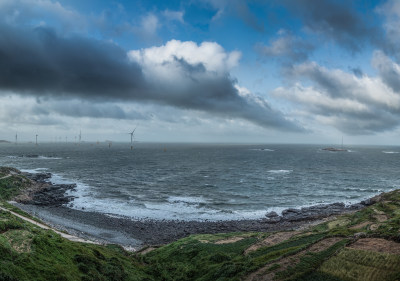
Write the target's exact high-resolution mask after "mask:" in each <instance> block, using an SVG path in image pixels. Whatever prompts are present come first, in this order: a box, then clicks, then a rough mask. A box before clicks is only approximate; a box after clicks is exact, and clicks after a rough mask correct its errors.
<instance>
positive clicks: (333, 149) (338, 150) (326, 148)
mask: <svg viewBox="0 0 400 281" xmlns="http://www.w3.org/2000/svg"><path fill="white" fill-rule="evenodd" d="M322 150H326V151H333V152H340V151H342V152H348V151H349V150H348V149H345V148H343V137H342V145H341V146H340V148H337V147H325V148H323V149H322Z"/></svg>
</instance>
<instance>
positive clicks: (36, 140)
mask: <svg viewBox="0 0 400 281" xmlns="http://www.w3.org/2000/svg"><path fill="white" fill-rule="evenodd" d="M37 137H38V135H36V145H37Z"/></svg>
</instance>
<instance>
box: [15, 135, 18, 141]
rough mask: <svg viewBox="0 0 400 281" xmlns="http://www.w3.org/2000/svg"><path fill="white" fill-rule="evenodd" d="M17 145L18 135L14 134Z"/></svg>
mask: <svg viewBox="0 0 400 281" xmlns="http://www.w3.org/2000/svg"><path fill="white" fill-rule="evenodd" d="M17 143H18V134H17V133H15V144H17Z"/></svg>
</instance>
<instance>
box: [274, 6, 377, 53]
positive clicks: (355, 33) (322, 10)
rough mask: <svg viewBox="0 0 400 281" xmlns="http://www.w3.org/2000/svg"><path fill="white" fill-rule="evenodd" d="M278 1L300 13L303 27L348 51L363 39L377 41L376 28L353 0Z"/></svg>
mask: <svg viewBox="0 0 400 281" xmlns="http://www.w3.org/2000/svg"><path fill="white" fill-rule="evenodd" d="M281 3H283V4H284V5H285V6H286V7H288V8H289V10H290V11H291V12H292V13H293V14H295V15H297V16H298V17H300V18H301V20H302V21H303V23H304V25H305V27H306V28H308V29H309V30H311V31H313V32H315V33H318V34H322V35H323V36H327V37H328V38H331V39H333V40H335V41H336V42H338V43H339V44H341V45H342V46H344V47H346V48H348V49H350V50H351V51H352V52H357V51H360V49H361V48H362V46H363V44H364V43H365V42H366V41H373V42H375V43H377V42H378V40H377V38H378V37H379V34H378V30H377V29H376V28H375V27H374V26H373V23H370V22H369V21H368V18H367V17H365V16H362V15H360V13H359V12H358V11H357V10H356V8H355V7H354V1H335V0H318V1H317V0H296V1H291V0H284V1H282V2H281Z"/></svg>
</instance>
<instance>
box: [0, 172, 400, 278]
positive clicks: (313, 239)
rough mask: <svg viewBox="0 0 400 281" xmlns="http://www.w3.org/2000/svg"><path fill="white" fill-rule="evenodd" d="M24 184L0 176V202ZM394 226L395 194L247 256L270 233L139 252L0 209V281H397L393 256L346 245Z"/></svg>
mask: <svg viewBox="0 0 400 281" xmlns="http://www.w3.org/2000/svg"><path fill="white" fill-rule="evenodd" d="M2 171H3V170H2V169H0V177H1V172H2ZM5 173H7V171H5ZM14 177H15V178H14ZM18 177H20V180H18ZM24 187H25V185H24V179H23V177H22V176H20V175H17V176H13V177H10V178H7V179H3V180H0V194H3V196H4V197H2V198H3V199H4V198H6V199H9V198H10V197H9V196H11V195H9V194H12V196H15V195H16V194H17V193H18V192H19V190H21V189H22V188H24ZM2 204H3V206H5V207H7V208H11V206H10V205H7V204H5V202H4V201H3V202H2ZM14 209H15V208H14ZM21 213H22V212H21ZM378 215H379V216H380V217H379V216H378ZM382 216H386V220H385V221H383V220H382ZM379 220H380V221H379ZM357 226H358V228H357ZM399 230H400V191H394V192H391V193H387V194H385V195H383V199H382V201H381V202H379V203H376V204H374V205H373V206H370V207H368V208H365V209H363V210H361V211H359V212H356V213H354V214H351V215H344V216H341V217H339V218H337V219H336V220H335V221H330V222H326V223H323V224H320V225H317V226H315V227H313V228H312V229H311V230H307V231H303V233H298V234H297V235H294V236H293V237H292V238H290V239H288V240H285V241H281V242H280V243H277V244H270V245H264V246H262V245H261V246H260V247H258V249H256V250H254V251H251V252H249V253H248V254H244V251H245V250H246V249H248V248H249V247H250V246H251V245H255V244H256V245H257V244H259V243H260V242H261V241H263V240H264V239H266V238H268V236H270V235H271V234H269V233H228V234H217V235H204V234H202V235H192V236H189V237H187V238H184V239H181V240H179V241H177V242H174V243H171V244H168V245H165V246H163V247H160V248H158V249H155V250H153V251H151V252H149V253H147V254H143V255H142V254H131V253H127V252H125V251H123V250H122V249H121V248H120V247H118V246H115V245H114V246H113V245H111V246H98V245H92V244H83V243H75V242H71V241H68V240H66V239H63V238H61V237H60V236H59V235H57V234H55V233H54V232H52V231H45V230H42V229H39V228H38V227H36V226H33V225H32V224H29V223H27V222H24V221H23V220H21V219H19V218H16V217H14V216H12V215H11V214H9V213H7V212H0V280H244V279H246V278H249V276H252V275H251V274H253V275H254V272H258V274H259V275H260V276H258V275H257V274H255V276H253V278H254V279H253V280H256V279H257V278H260V280H262V278H263V277H262V276H266V275H268V274H269V275H268V276H270V277H271V276H272V277H273V278H275V280H332V281H335V280H336V281H337V280H399V279H400V256H399V255H394V254H387V253H377V252H371V251H363V250H355V249H350V248H348V247H346V245H349V244H351V243H352V242H354V241H355V240H356V239H357V238H356V237H358V236H359V235H355V234H356V233H360V232H362V233H363V234H362V236H367V237H382V238H385V239H392V240H397V241H398V240H399V239H400V232H399ZM229 239H232V240H229ZM329 239H334V240H332V241H333V242H332V243H331V244H329V245H328V246H326V247H324V248H321V249H320V250H319V251H314V250H311V249H312V248H313V247H315V246H316V245H318V244H320V243H323V242H324V241H328V240H329ZM288 262H289V263H288ZM288 264H289V265H288ZM257 270H258V271H257ZM249 279H251V278H249Z"/></svg>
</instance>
